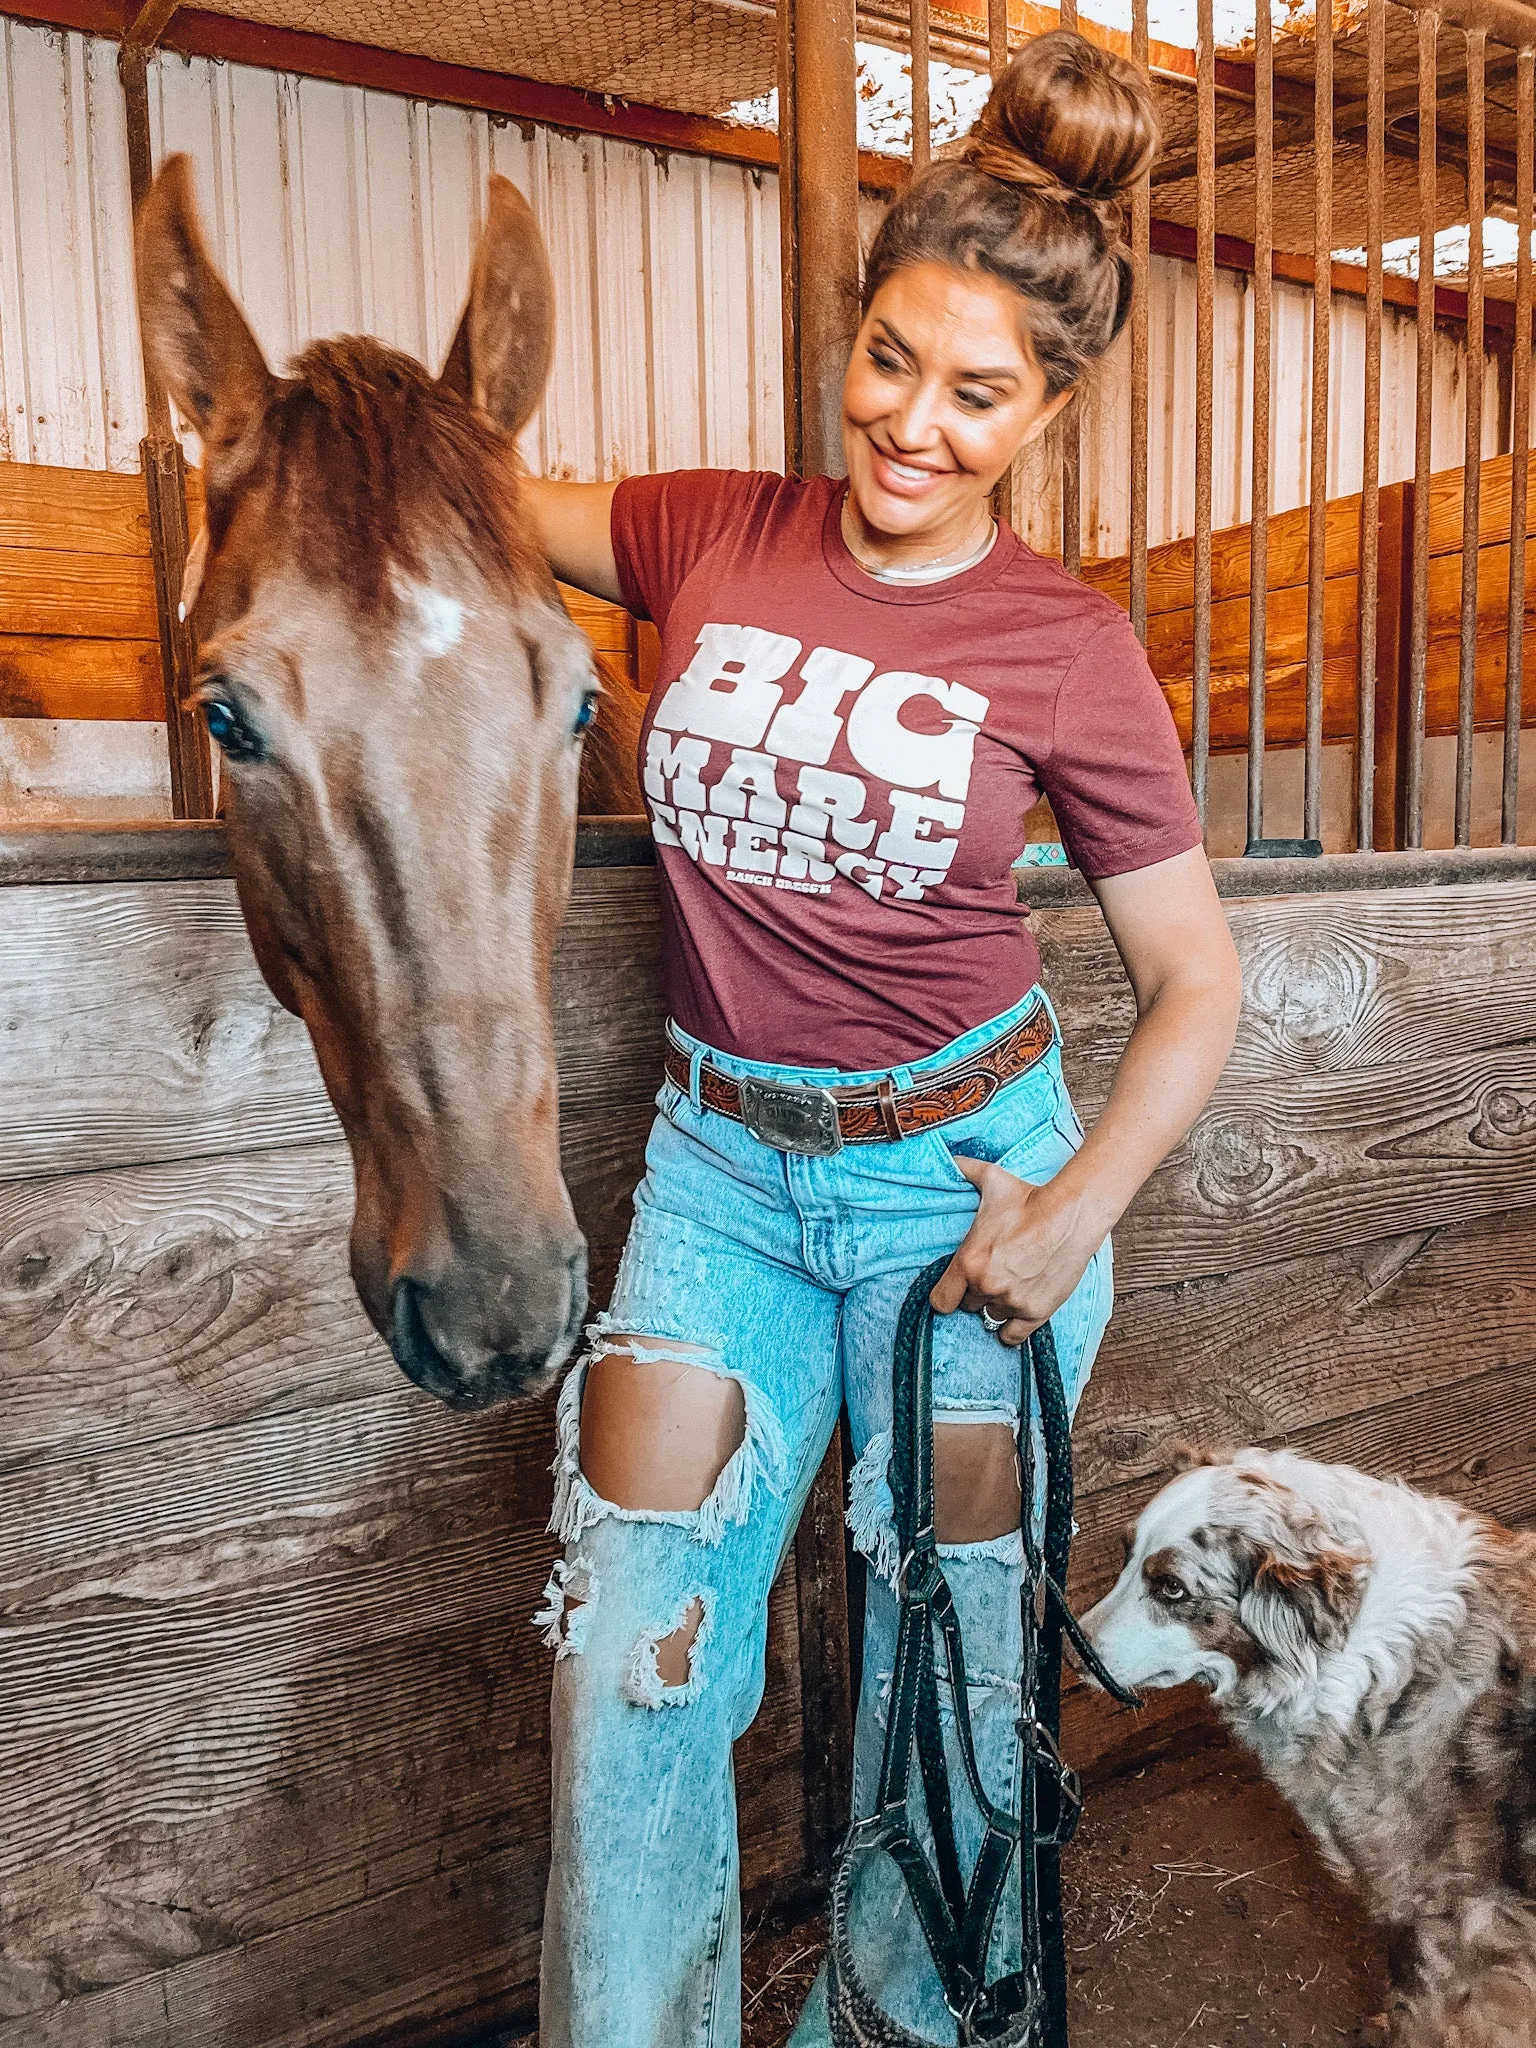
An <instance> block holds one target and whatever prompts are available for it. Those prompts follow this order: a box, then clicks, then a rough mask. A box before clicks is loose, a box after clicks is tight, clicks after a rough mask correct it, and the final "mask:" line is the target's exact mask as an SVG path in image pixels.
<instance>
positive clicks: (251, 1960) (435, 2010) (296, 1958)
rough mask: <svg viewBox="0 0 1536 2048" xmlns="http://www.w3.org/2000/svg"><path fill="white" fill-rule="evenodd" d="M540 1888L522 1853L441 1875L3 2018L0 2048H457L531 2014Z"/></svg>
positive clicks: (516, 1850) (504, 1853) (500, 1854)
mask: <svg viewBox="0 0 1536 2048" xmlns="http://www.w3.org/2000/svg"><path fill="white" fill-rule="evenodd" d="M542 1881H543V1864H542V1863H541V1862H540V1861H539V1860H538V1858H537V1856H530V1855H529V1854H528V1853H527V1851H526V1849H525V1848H524V1847H523V1846H522V1845H521V1844H517V1845H514V1846H511V1847H506V1846H503V1847H501V1848H499V1849H496V1850H494V1851H493V1852H491V1853H490V1854H488V1855H485V1856H481V1857H479V1858H477V1859H475V1860H473V1861H466V1862H463V1863H457V1862H449V1863H447V1864H445V1866H444V1868H443V1869H442V1870H441V1871H439V1872H436V1873H434V1874H432V1875H431V1876H429V1877H427V1878H425V1879H422V1880H419V1881H418V1882H416V1883H414V1884H406V1885H400V1886H398V1887H396V1888H395V1889H393V1890H391V1891H387V1892H384V1893H382V1894H381V1895H380V1896H379V1897H377V1898H372V1899H369V1900H367V1901H365V1902H363V1903H361V1904H358V1905H354V1906H350V1907H343V1908H340V1909H338V1910H336V1911H335V1912H331V1913H325V1914H317V1915H315V1916H314V1917H313V1918H311V1919H308V1920H305V1921H303V1922H301V1923H300V1924H299V1925H298V1926H296V1927H294V1928H291V1929H290V1928H285V1929H282V1930H280V1931H279V1932H277V1933H275V1934H270V1935H267V1936H264V1937H262V1938H259V1939H257V1940H253V1941H249V1942H243V1943H241V1944H239V1945H238V1946H233V1947H230V1948H226V1949H223V1950H220V1951H217V1952H215V1953H213V1954H211V1955H196V1954H194V1955H192V1956H189V1957H188V1958H187V1959H186V1960H185V1961H183V1962H180V1963H178V1964H173V1965H170V1966H168V1967H164V1968H160V1969H155V1970H153V1971H150V1972H149V1973H147V1974H143V1975H140V1976H138V1977H136V1978H133V1979H131V1980H128V1981H127V1982H124V1983H122V1984H113V1985H111V1986H110V1987H109V1988H107V1989H104V1990H103V1989H94V1988H92V1987H91V1986H90V1985H89V1984H88V1983H87V1984H86V1985H84V1986H83V1987H82V1988H81V1990H80V1991H79V1992H77V1993H76V1994H75V1995H74V1996H70V1997H67V1998H65V1999H64V2000H62V2001H61V2002H55V2003H54V2004H52V2005H51V2006H48V2007H39V2008H38V2009H36V2010H24V2011H21V2012H19V2013H17V2014H16V2015H15V2016H14V2017H10V2018H5V2019H0V2048H193V2044H208V2043H214V2042H218V2043H234V2042H260V2043H262V2048H353V2044H354V2043H355V2042H357V2041H358V2040H360V2039H364V2038H373V2037H374V2036H375V2035H377V2034H378V2033H380V2032H382V2031H383V2030H384V2029H386V2028H390V2027H392V2025H393V2023H395V2022H399V2023H400V2024H401V2025H402V2026H404V2027H405V2028H407V2029H411V2033H410V2035H409V2038H413V2039H415V2040H417V2041H421V2042H429V2041H433V2040H444V2039H452V2038H455V2037H458V2038H462V2033H461V2028H462V2027H467V2028H468V2029H470V2030H471V2031H473V2030H475V2029H476V2028H477V2027H479V2026H484V2027H487V2028H489V2027H492V2026H494V2025H495V2024H497V2023H499V2022H507V2021H511V2020H514V2019H519V2018H523V2017H525V2016H526V2015H527V2014H528V2011H529V2009H530V2006H531V2003H532V1986H533V1984H534V1983H535V1981H536V1977H537V1970H538V1934H537V1926H536V1922H534V1921H533V1920H532V1918H531V1915H530V1902H531V1901H532V1900H534V1899H536V1898H537V1894H538V1890H539V1886H540V1885H541V1883H542ZM448 2016H451V2018H450V2017H448ZM412 2022H415V2023H416V2029H419V2031H416V2030H415V2029H412Z"/></svg>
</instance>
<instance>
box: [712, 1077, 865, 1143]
mask: <svg viewBox="0 0 1536 2048" xmlns="http://www.w3.org/2000/svg"><path fill="white" fill-rule="evenodd" d="M736 1086H737V1088H738V1089H739V1091H740V1094H741V1120H742V1122H743V1123H744V1124H745V1125H746V1127H747V1129H748V1130H749V1131H750V1132H751V1133H752V1135H753V1137H754V1138H761V1139H762V1141H763V1143H764V1144H765V1145H772V1146H773V1148H774V1150H775V1151H776V1152H803V1153H808V1154H809V1155H810V1156H811V1157H813V1158H826V1157H828V1156H829V1155H830V1154H832V1153H833V1152H841V1151H842V1149H843V1134H842V1131H841V1130H840V1129H839V1127H838V1121H837V1100H836V1097H835V1096H834V1095H833V1094H832V1091H831V1089H830V1088H801V1087H796V1086H794V1085H793V1084H791V1083H788V1082H779V1081H753V1080H748V1079H746V1078H743V1079H742V1080H739V1081H738V1082H737V1084H736Z"/></svg>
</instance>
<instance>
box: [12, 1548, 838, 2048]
mask: <svg viewBox="0 0 1536 2048" xmlns="http://www.w3.org/2000/svg"><path fill="white" fill-rule="evenodd" d="M793 1618H794V1617H793V1600H792V1597H791V1596H790V1593H789V1589H788V1587H787V1586H786V1585H783V1584H781V1586H780V1587H778V1588H776V1590H775V1594H774V1598H773V1602H772V1604H771V1607H770V1621H771V1627H770V1637H769V1683H768V1693H767V1701H766V1705H765V1711H764V1713H763V1714H762V1715H760V1716H759V1719H758V1721H757V1722H756V1723H755V1724H754V1727H753V1729H752V1731H751V1732H750V1733H749V1734H748V1735H747V1736H746V1737H745V1738H744V1740H743V1741H742V1743H741V1744H740V1745H739V1746H738V1752H737V1778H738V1785H739V1788H740V1789H739V1800H740V1810H741V1824H742V1836H743V1879H744V1882H745V1884H746V1885H747V1887H748V1888H749V1889H757V1890H762V1889H763V1888H765V1887H766V1888H770V1889H771V1888H777V1887H781V1886H782V1885H783V1884H784V1882H785V1881H786V1879H789V1878H792V1877H793V1875H794V1870H795V1864H794V1861H793V1858H794V1857H795V1856H796V1854H797V1853H798V1825H799V1823H798V1813H795V1814H792V1815H790V1816H789V1817H788V1820H787V1821H786V1818H785V1817H784V1816H783V1815H782V1814H779V1813H777V1812H775V1811H774V1810H773V1808H772V1807H771V1806H770V1805H769V1804H768V1802H767V1800H766V1799H765V1792H774V1791H776V1792H778V1793H780V1794H781V1795H782V1793H783V1792H784V1790H785V1788H786V1787H787V1788H789V1790H790V1792H791V1795H793V1794H794V1792H795V1791H796V1790H797V1784H798V1756H797V1754H796V1749H795V1746H794V1745H795V1742H796V1739H797V1737H798V1725H799V1724H798V1714H797V1712H795V1711H790V1712H788V1713H782V1714H780V1715H779V1717H778V1724H777V1727H776V1730H775V1724H774V1717H773V1715H772V1712H771V1709H772V1708H773V1706H774V1703H775V1702H781V1703H782V1704H783V1705H784V1706H785V1707H786V1708H788V1709H791V1710H793V1709H794V1708H795V1706H796V1701H795V1697H794V1694H793V1691H792V1688H786V1684H785V1672H784V1657H785V1654H786V1652H787V1651H788V1650H790V1649H792V1646H793V1634H792V1626H793ZM434 1732H436V1733H438V1734H439V1737H440V1739H443V1740H444V1741H445V1742H446V1744H447V1747H448V1749H449V1751H450V1753H451V1752H452V1750H453V1748H454V1747H455V1736H454V1731H453V1729H452V1728H448V1729H444V1730H441V1731H431V1730H427V1731H424V1734H426V1735H431V1734H432V1733H434ZM765 1732H774V1733H776V1737H777V1745H778V1746H777V1748H776V1749H770V1748H769V1746H768V1744H767V1743H766V1742H765V1740H764V1733H765ZM786 1744H787V1745H788V1746H787V1747H786ZM533 1756H534V1762H535V1765H536V1768H535V1769H534V1770H533V1771H531V1772H530V1773H529V1774H528V1781H527V1783H526V1784H525V1785H524V1786H523V1787H522V1788H521V1791H520V1793H519V1795H518V1796H517V1797H515V1798H513V1799H511V1800H510V1801H509V1803H508V1804H507V1806H506V1807H505V1809H504V1810H503V1811H501V1812H500V1813H498V1815H497V1816H496V1818H495V1820H494V1821H493V1822H492V1823H490V1824H488V1825H481V1826H478V1827H464V1826H461V1825H459V1824H458V1823H457V1821H456V1819H455V1817H454V1816H453V1814H452V1813H451V1812H450V1813H445V1814H443V1815H442V1816H440V1819H441V1821H442V1822H443V1823H445V1825H443V1827H442V1829H441V1832H440V1833H439V1835H438V1836H437V1837H436V1839H435V1841H434V1840H433V1839H432V1838H430V1837H427V1836H426V1835H425V1834H424V1832H423V1831H422V1830H421V1829H420V1827H419V1826H418V1829H417V1837H416V1845H415V1854H414V1856H412V1855H411V1854H410V1852H409V1851H407V1853H405V1854H397V1855H390V1854H389V1853H387V1852H386V1853H385V1854H383V1855H381V1856H380V1857H379V1858H378V1860H377V1861H376V1862H375V1863H374V1864H372V1865H371V1866H369V1868H368V1870H367V1872H366V1888H365V1889H364V1890H363V1891H362V1892H361V1893H360V1894H358V1895H356V1896H354V1897H351V1898H348V1899H347V1900H346V1901H345V1902H344V1903H342V1904H339V1905H333V1906H328V1907H326V1908H324V1909H320V1910H315V1911H311V1912H306V1913H305V1914H304V1916H303V1917H302V1918H301V1919H299V1920H297V1921H295V1922H293V1923H291V1924H289V1925H284V1926H281V1927H277V1928H275V1929H272V1930H271V1931H268V1932H258V1931H255V1930H254V1929H242V1930H240V1931H239V1932H238V1936H237V1938H236V1940H234V1941H233V1942H232V1943H230V1944H229V1945H226V1946H224V1947H220V1948H214V1949H204V1948H199V1947H197V1946H196V1945H195V1944H196V1941H197V1939H198V1934H199V1932H200V1931H201V1929H202V1927H203V1926H204V1925H205V1924H206V1923H204V1922H202V1921H201V1920H200V1916H199V1912H198V1907H197V1905H196V1904H195V1903H194V1904H188V1903H185V1902H184V1898H183V1895H182V1892H181V1885H180V1868H179V1860H178V1863H177V1866H176V1868H175V1869H174V1870H173V1871H166V1872H162V1873H159V1874H158V1875H159V1881H160V1888H161V1889H162V1890H165V1889H167V1888H169V1889H170V1890H171V1892H172V1896H173V1899H174V1904H173V1905H172V1906H171V1907H169V1908H166V1907H160V1908H158V1909H157V1908H156V1906H155V1905H154V1903H153V1902H150V1904H149V1907H148V1909H147V1910H146V1912H145V1913H144V1914H143V1916H142V1917H141V1918H138V1919H137V1920H135V1919H134V1918H133V1916H132V1902H131V1901H128V1900H124V1899H123V1898H122V1896H121V1894H120V1893H114V1895H113V1898H112V1900H111V1902H110V1905H109V1906H108V1909H107V1910H108V1911H109V1912H110V1911H111V1910H113V1909H115V1910H116V1912H117V1915H118V1918H119V1921H120V1922H121V1923H124V1924H126V1925H127V1926H128V1927H129V1928H130V1930H131V1934H130V1938H131V1939H132V1938H133V1937H136V1938H137V1942H138V1946H137V1948H136V1949H135V1948H130V1950H129V1951H128V1953H127V1954H126V1955H125V1956H124V1958H123V1960H124V1961H126V1962H127V1963H128V1964H129V1965H130V1966H131V1965H132V1963H133V1961H134V1960H135V1957H136V1956H138V1957H141V1958H142V1957H148V1956H153V1955H154V1954H155V1952H156V1951H155V1948H154V1945H153V1943H154V1936H155V1934H156V1933H158V1932H160V1931H161V1929H165V1928H168V1930H169V1932H170V1935H171V1943H170V1947H171V1958H172V1959H170V1960H168V1961H167V1962H166V1963H164V1964H163V1965H161V1966H158V1967H154V1968H151V1969H150V1970H149V1972H148V1973H147V1974H144V1973H140V1974H137V1975H134V1976H132V1977H129V1978H126V1979H124V1980H123V1981H122V1982H120V1983H113V1984H111V1985H110V1988H106V1989H103V1988H100V1987H101V1985H102V1982H103V1979H102V1978H101V1977H100V1976H99V1975H96V1974H93V1973H95V1972H97V1971H99V1970H100V1968H101V1963H102V1959H103V1958H102V1950H101V1948H100V1947H99V1946H92V1947H89V1948H87V1949H85V1950H84V1951H83V1953H82V1954H81V1956H80V1958H79V1963H80V1969H79V1981H78V1987H77V1988H74V1989H72V1990H71V1989H69V1988H66V1989H65V1992H64V1996H63V1999H62V2001H60V1999H59V1996H58V1987H59V1986H60V1985H61V1984H63V1985H66V1986H68V1985H70V1984H72V1983H73V1981H74V1980H72V1979H68V1978H66V1977H65V1976H64V1973H63V1972H62V1971H61V1970H60V1969H59V1960H60V1959H58V1958H53V1957H50V1958H49V1959H48V1961H47V1962H45V1964H44V1965H43V1967H42V1969H41V1970H40V1971H39V1970H33V1971H31V1972H28V1973H26V1974H24V1973H23V1969H22V1966H21V1964H20V1963H19V1962H18V1961H17V1960H16V1959H15V1957H14V1954H13V1952H12V1951H10V1950H9V1949H8V1951H7V1955H8V1961H9V1967H10V1969H11V1971H12V1976H11V1978H10V1981H9V1982H7V1979H6V1974H5V1972H6V1967H7V1965H6V1964H0V2000H5V2001H8V2004H9V2009H8V2010H6V2009H5V2008H4V2007H3V2006H0V2013H3V2016H0V2048H139V2044H144V2048H149V2044H153V2048H207V2044H208V2043H210V2042H222V2043H234V2042H244V2041H249V2042H260V2043H261V2044H262V2048H354V2044H355V2043H356V2042H358V2041H359V2040H361V2039H363V2038H364V2037H365V2036H366V2037H367V2038H370V2039H371V2038H373V2037H374V2033H375V2030H376V2029H382V2028H385V2027H387V2028H388V2029H389V2030H390V2037H391V2039H395V2038H398V2037H399V2036H398V2030H399V2029H401V2028H405V2029H407V2030H408V2032H409V2036H410V2038H411V2039H412V2040H413V2041H416V2042H428V2041H432V2040H437V2039H445V2040H446V2039H449V2038H451V2039H453V2040H454V2041H462V2040H463V2039H464V2038H465V2035H466V2031H469V2032H473V2031H474V2030H475V2029H476V2028H478V2027H480V2026H490V2025H492V2024H493V2023H495V2022H499V2021H506V2020H510V2019H513V2018H522V2017H525V2016H527V2015H528V2014H529V2012H530V2011H531V2009H532V2005H533V2001H534V1997H535V1995H536V1989H537V1980H538V1952H539V1917H540V1914H541V1911H542V1907H543V1889H544V1878H545V1873H546V1870H547V1866H548V1846H549V1845H548V1792H547V1787H546V1784H545V1776H546V1773H547V1755H546V1754H545V1752H544V1750H543V1749H542V1748H539V1749H537V1750H536V1751H534V1752H533ZM405 1790H406V1791H407V1792H408V1793H409V1792H410V1791H412V1790H414V1787H413V1785H412V1782H411V1773H410V1771H409V1769H408V1770H407V1772H406V1773H405ZM293 1803H294V1802H293V1799H292V1796H291V1791H289V1792H287V1793H285V1804H286V1805H287V1806H288V1807H289V1809H290V1811H291V1809H292V1806H293ZM413 1812H414V1809H413ZM429 1818H430V1816H429ZM413 1864H414V1865H415V1866H416V1869H415V1872H414V1874H411V1875H405V1874H403V1873H405V1872H408V1871H410V1870H411V1869H412V1866H413ZM113 1882H114V1884H116V1885H121V1884H122V1882H123V1876H122V1873H121V1872H116V1871H115V1872H114V1873H113ZM157 1911H158V1914H159V1921H158V1924H157V1922H156V1919H155V1915H156V1913H157ZM146 1933H147V1934H148V1935H149V1939H148V1940H147V1941H146V1940H145V1935H146ZM108 1960H109V1962H110V1960H111V1959H110V1958H109V1959H108ZM18 1993H19V1996H18Z"/></svg>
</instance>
